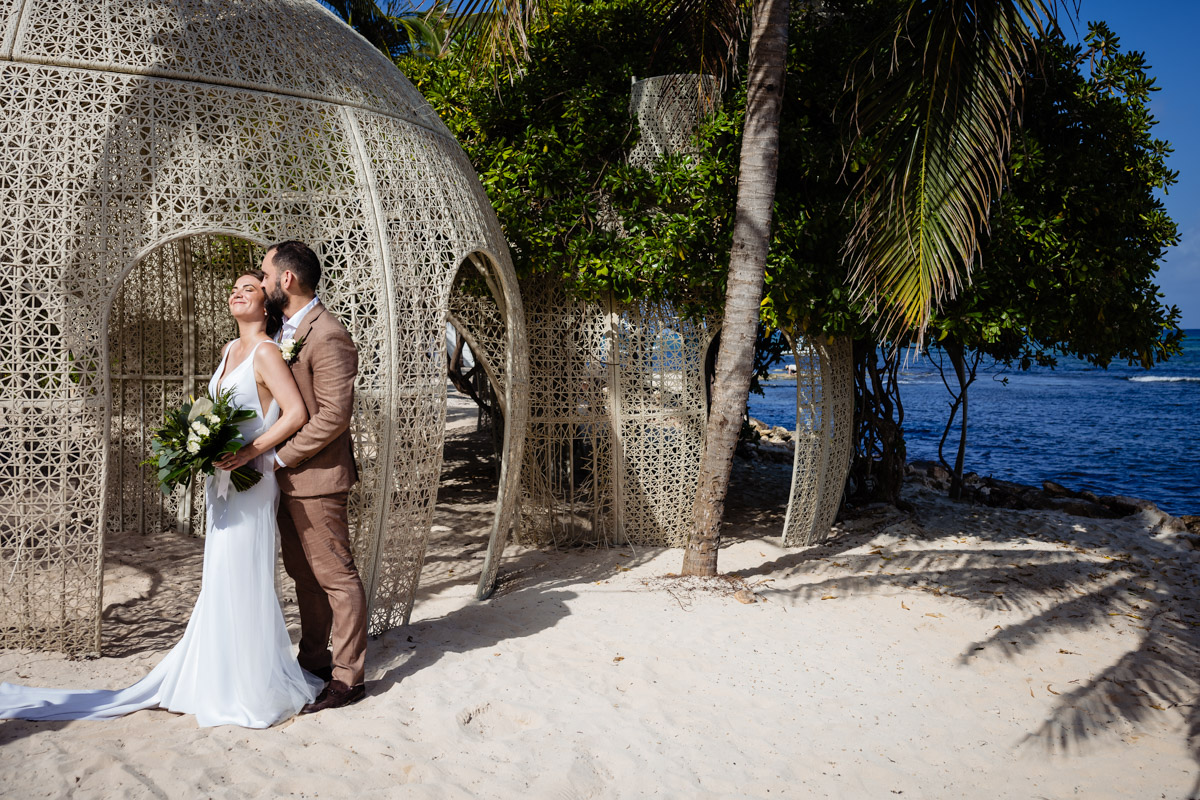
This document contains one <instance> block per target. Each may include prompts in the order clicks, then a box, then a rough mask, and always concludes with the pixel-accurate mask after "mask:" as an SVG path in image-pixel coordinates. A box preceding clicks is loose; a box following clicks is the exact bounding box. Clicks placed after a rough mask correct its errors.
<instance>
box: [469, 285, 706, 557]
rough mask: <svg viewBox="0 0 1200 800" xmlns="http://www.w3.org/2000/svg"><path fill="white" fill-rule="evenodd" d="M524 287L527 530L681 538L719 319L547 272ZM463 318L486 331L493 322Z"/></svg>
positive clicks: (586, 538)
mask: <svg viewBox="0 0 1200 800" xmlns="http://www.w3.org/2000/svg"><path fill="white" fill-rule="evenodd" d="M521 294H522V298H523V300H524V302H525V314H526V324H527V329H528V331H529V342H528V345H529V361H530V375H531V379H530V383H529V389H530V391H529V394H530V397H531V400H532V405H531V408H530V417H529V427H528V430H527V433H526V436H525V458H524V462H523V463H522V467H521V502H522V516H521V530H520V534H519V538H520V539H521V540H522V541H524V542H527V543H531V544H538V545H547V544H550V545H571V544H579V543H592V544H597V543H609V544H616V543H625V542H630V543H633V544H647V545H666V546H677V545H680V544H682V543H683V542H684V541H686V538H687V533H688V529H689V526H690V520H691V514H690V509H691V503H692V499H693V496H694V494H695V488H696V476H697V474H698V469H699V464H700V458H701V456H702V455H703V440H704V420H705V416H706V400H705V395H704V380H703V375H704V370H703V363H704V354H705V352H706V350H707V347H708V343H709V341H710V338H711V330H712V326H711V324H705V323H696V322H689V321H686V320H682V319H680V318H678V317H677V316H676V315H675V314H674V313H673V312H672V311H671V309H670V308H669V307H666V306H665V305H660V304H652V303H643V304H639V305H637V306H630V307H623V306H617V305H615V304H613V303H611V302H608V303H605V304H604V305H603V306H602V305H600V304H597V303H585V302H581V301H576V300H573V299H571V298H569V297H568V295H567V294H566V292H565V291H564V290H563V288H562V286H561V285H559V284H557V283H553V282H551V281H548V280H545V279H542V280H539V281H537V282H527V283H523V284H522V292H521ZM456 313H457V314H458V318H459V319H460V320H464V319H466V318H468V314H467V313H466V312H465V311H463V312H456ZM479 318H480V317H479V316H475V319H479ZM463 324H464V327H466V328H468V329H471V330H473V334H472V335H473V337H474V339H476V340H479V339H481V337H482V336H483V333H482V332H483V331H485V330H486V329H487V326H486V325H485V324H481V323H475V324H472V323H471V322H464V323H463ZM483 348H484V350H485V351H486V350H487V349H489V346H488V345H486V344H484V345H483Z"/></svg>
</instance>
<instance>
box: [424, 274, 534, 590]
mask: <svg viewBox="0 0 1200 800" xmlns="http://www.w3.org/2000/svg"><path fill="white" fill-rule="evenodd" d="M523 321H524V317H523V311H522V309H521V305H520V295H519V290H518V289H517V286H516V283H515V281H514V280H513V278H512V276H511V275H509V274H505V272H504V271H503V270H502V269H501V268H500V267H499V266H498V265H497V262H496V261H495V260H494V259H492V258H490V257H489V256H488V255H487V254H485V253H481V252H476V253H471V254H469V255H468V256H467V257H466V258H465V259H464V260H463V261H462V262H461V263H460V264H459V268H458V271H457V272H456V274H455V275H454V279H453V280H452V281H451V283H450V288H449V297H448V299H447V314H446V329H447V366H448V368H450V369H451V370H453V369H454V368H456V367H457V372H456V374H454V375H451V376H450V380H448V381H447V419H446V429H445V437H444V440H443V458H442V472H441V481H440V484H439V491H438V498H437V507H436V509H435V512H434V524H433V530H432V531H431V539H430V545H429V551H428V554H427V556H426V559H425V571H424V574H423V575H422V578H421V582H422V584H424V585H425V586H426V588H427V589H430V588H431V582H432V585H441V584H445V583H459V582H466V581H469V580H471V579H472V578H473V577H474V576H475V569H476V567H475V565H474V563H472V564H470V565H469V566H468V565H467V564H464V563H463V557H464V556H468V557H473V556H479V557H480V559H481V560H480V563H479V565H478V570H479V573H478V575H479V577H478V584H477V588H476V596H477V597H480V598H484V597H487V596H489V595H490V594H491V593H492V591H493V589H494V588H495V581H496V574H497V570H498V568H499V560H500V557H501V554H502V552H503V549H504V545H505V543H506V542H507V540H508V537H509V535H510V533H511V532H512V529H513V527H514V526H515V525H516V519H517V512H518V504H517V499H518V498H517V496H516V494H517V481H518V480H519V475H520V457H521V456H520V450H521V443H522V441H523V437H524V429H525V416H526V414H527V411H526V409H527V407H528V405H527V400H526V399H525V397H524V396H521V395H519V394H518V392H520V391H521V390H522V389H523V388H524V387H521V386H520V384H521V383H522V382H523V381H522V375H523V370H522V369H518V370H517V374H514V367H515V366H516V365H518V364H520V363H522V362H523V360H524V359H523V353H520V352H517V351H518V350H519V349H520V348H522V347H524V332H523ZM467 358H469V359H470V361H471V362H473V366H472V368H471V369H468V370H466V371H464V370H463V369H462V366H463V361H465V360H466V359H467ZM456 361H457V363H455V362H456ZM472 411H474V413H472Z"/></svg>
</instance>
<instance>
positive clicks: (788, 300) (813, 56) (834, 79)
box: [763, 0, 895, 336]
mask: <svg viewBox="0 0 1200 800" xmlns="http://www.w3.org/2000/svg"><path fill="white" fill-rule="evenodd" d="M894 12H895V3H893V2H887V3H870V4H862V3H859V2H854V1H853V0H828V2H827V3H826V4H825V5H824V10H823V13H820V14H817V13H812V12H811V10H810V9H809V8H808V6H806V5H804V4H799V3H797V4H796V5H795V8H794V10H793V13H792V20H791V26H790V30H791V35H790V37H789V53H788V76H787V84H786V86H785V96H784V107H783V115H782V119H781V122H780V127H781V129H780V154H779V178H778V185H777V188H776V195H775V224H774V231H773V239H772V242H771V252H770V256H769V257H768V262H767V275H766V301H765V303H764V309H763V311H764V320H765V321H766V322H768V324H770V325H771V326H773V327H776V328H779V329H783V330H787V331H790V332H792V333H795V334H797V335H806V336H821V335H827V334H841V333H849V334H852V335H856V336H866V335H869V329H868V328H867V327H866V326H865V325H864V324H863V323H862V321H861V320H862V313H861V312H862V307H861V304H856V303H854V302H853V301H852V298H851V293H850V291H849V289H848V288H847V284H846V272H845V268H844V267H843V266H842V257H843V250H844V247H845V242H846V239H847V237H848V236H849V234H850V229H851V222H852V220H851V217H850V214H849V213H848V207H847V206H848V203H849V200H850V187H849V181H848V180H847V176H846V174H845V165H846V163H847V158H846V156H847V154H848V153H849V154H851V155H855V154H860V153H864V154H865V148H863V147H862V146H861V145H860V146H858V147H857V149H854V150H852V149H851V138H852V137H851V136H850V132H849V131H847V130H846V129H845V128H844V127H843V126H842V125H841V124H839V121H838V118H839V115H838V113H837V112H838V109H839V106H841V105H842V104H843V102H844V98H845V86H846V84H845V80H846V73H847V71H848V70H849V68H850V66H851V64H852V63H853V60H854V58H855V57H856V56H857V55H858V54H859V52H860V51H861V49H862V42H863V40H864V39H868V40H869V39H872V38H875V37H876V36H877V35H878V33H879V32H881V31H882V30H884V29H885V26H887V25H888V24H889V23H890V22H891V21H892V17H893V14H894ZM860 163H861V159H859V158H857V157H854V158H850V159H849V169H850V171H851V172H854V171H856V170H857V169H858V168H859V165H860Z"/></svg>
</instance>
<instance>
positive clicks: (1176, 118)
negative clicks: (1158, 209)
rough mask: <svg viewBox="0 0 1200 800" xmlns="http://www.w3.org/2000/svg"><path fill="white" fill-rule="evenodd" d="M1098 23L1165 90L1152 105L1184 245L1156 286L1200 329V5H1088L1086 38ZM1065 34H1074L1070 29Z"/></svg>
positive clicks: (1099, 1)
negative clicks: (1142, 61)
mask: <svg viewBox="0 0 1200 800" xmlns="http://www.w3.org/2000/svg"><path fill="white" fill-rule="evenodd" d="M1068 4H1069V0H1068ZM1095 20H1103V21H1104V22H1107V23H1108V27H1109V28H1111V29H1112V31H1113V33H1115V34H1116V35H1117V36H1119V37H1120V38H1121V49H1122V50H1125V51H1130V50H1140V51H1142V52H1143V53H1145V54H1146V63H1147V64H1148V65H1149V66H1150V74H1151V75H1152V76H1154V77H1155V78H1156V79H1157V85H1158V86H1159V87H1160V91H1158V92H1155V93H1154V95H1153V100H1152V101H1151V110H1152V111H1153V113H1154V116H1155V117H1156V118H1157V119H1158V123H1159V124H1158V125H1157V126H1155V128H1154V135H1155V136H1157V137H1158V138H1160V139H1166V140H1167V141H1168V142H1170V143H1171V145H1172V146H1173V147H1174V148H1175V152H1174V153H1173V154H1172V155H1171V157H1170V159H1169V160H1168V161H1167V163H1168V165H1169V166H1170V167H1171V169H1174V170H1178V171H1179V182H1178V183H1176V184H1175V185H1174V186H1172V187H1171V189H1170V192H1169V193H1168V194H1167V196H1166V197H1165V198H1163V199H1164V201H1165V202H1166V205H1167V211H1168V212H1169V213H1170V214H1171V217H1172V218H1173V219H1174V220H1175V223H1176V224H1177V225H1178V226H1179V233H1180V235H1181V237H1182V241H1181V242H1180V244H1179V246H1177V247H1173V248H1171V250H1170V251H1169V252H1168V253H1167V257H1166V259H1165V260H1164V262H1163V264H1162V267H1161V268H1160V269H1159V273H1158V282H1159V285H1160V286H1161V287H1162V290H1163V293H1164V294H1165V295H1166V297H1165V300H1166V302H1167V303H1168V304H1173V305H1177V306H1179V308H1180V310H1181V311H1182V312H1183V320H1182V325H1183V327H1184V328H1200V52H1198V51H1200V47H1198V46H1197V41H1196V32H1197V31H1198V30H1200V0H1140V2H1131V1H1130V0H1082V3H1081V7H1080V11H1079V23H1078V24H1077V26H1076V29H1077V31H1078V36H1079V37H1080V38H1082V37H1083V35H1084V34H1085V33H1086V32H1087V23H1088V22H1089V21H1095ZM1063 21H1064V22H1066V20H1063ZM1063 28H1064V30H1066V31H1067V35H1068V37H1070V36H1072V33H1071V28H1070V25H1069V24H1064V25H1063Z"/></svg>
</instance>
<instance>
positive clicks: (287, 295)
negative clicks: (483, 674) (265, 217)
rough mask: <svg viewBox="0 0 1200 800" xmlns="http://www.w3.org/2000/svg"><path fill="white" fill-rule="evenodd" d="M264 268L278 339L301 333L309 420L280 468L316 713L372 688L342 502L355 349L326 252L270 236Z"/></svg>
mask: <svg viewBox="0 0 1200 800" xmlns="http://www.w3.org/2000/svg"><path fill="white" fill-rule="evenodd" d="M262 270H263V273H264V275H265V277H264V279H263V289H264V291H266V293H267V301H268V304H269V305H270V306H272V307H273V308H274V310H276V311H278V312H280V313H282V315H283V328H282V329H281V330H280V331H279V336H278V340H279V341H280V342H285V340H288V339H292V340H293V341H295V342H296V343H298V344H297V346H295V347H293V348H292V352H291V358H290V359H288V361H289V364H290V366H291V370H292V377H293V378H295V380H296V385H297V386H298V387H299V389H300V394H301V396H302V397H303V398H304V405H305V406H306V407H307V408H308V422H306V423H305V424H304V426H303V427H302V428H300V430H298V431H297V432H296V434H295V435H294V436H292V438H291V439H289V440H288V441H287V442H286V443H285V444H284V445H282V446H281V447H280V448H279V449H278V450H277V451H276V454H275V460H276V473H275V474H276V476H277V477H278V479H279V491H280V498H279V536H280V541H281V543H282V548H283V565H284V567H285V568H286V569H287V572H288V574H289V575H291V576H292V578H293V579H294V580H295V581H296V601H297V603H298V604H299V606H300V629H301V635H300V653H299V657H298V660H299V662H300V666H301V667H303V668H304V669H306V670H308V671H309V672H311V673H312V674H314V675H316V676H318V677H321V678H324V679H325V680H326V681H328V684H327V685H326V687H325V689H324V690H323V691H322V692H321V693H320V694H319V695H318V696H317V699H316V700H314V701H313V702H311V703H309V704H308V705H306V706H305V707H304V708H303V709H302V711H301V713H304V714H311V713H313V712H315V711H323V710H325V709H327V708H340V707H341V706H346V705H349V704H351V703H355V702H357V701H359V700H361V699H362V698H363V697H364V695H365V694H366V688H365V686H364V683H363V662H364V660H365V656H366V650H367V600H366V595H365V594H364V593H363V586H362V581H361V580H359V577H358V570H357V569H356V568H355V566H354V557H353V556H352V555H351V553H350V523H349V517H348V515H347V511H346V498H347V496H348V495H349V493H350V487H351V486H353V485H354V483H355V481H357V480H358V469H357V468H356V466H355V464H354V454H353V452H352V451H351V443H350V416H351V412H352V410H353V405H354V377H355V375H357V374H358V351H357V350H356V349H355V347H354V342H353V341H351V339H350V334H349V333H347V331H346V328H345V326H343V325H342V323H341V322H340V321H339V320H338V318H337V317H335V316H334V315H333V314H331V313H329V312H328V311H327V310H326V309H325V306H323V305H322V304H321V301H320V300H319V299H318V298H317V294H316V292H317V284H318V283H319V282H320V280H321V262H320V261H319V260H318V259H317V254H316V253H314V252H313V251H312V249H311V248H309V247H308V245H306V244H303V243H302V242H293V241H289V242H280V243H279V244H276V245H272V246H271V248H270V249H269V250H267V254H266V255H265V256H264V257H263V263H262ZM284 352H285V357H286V356H287V355H288V352H287V350H286V349H285V350H284ZM331 634H332V640H333V650H332V652H330V649H329V642H330V636H331Z"/></svg>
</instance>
